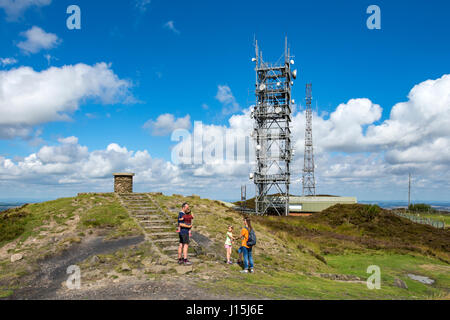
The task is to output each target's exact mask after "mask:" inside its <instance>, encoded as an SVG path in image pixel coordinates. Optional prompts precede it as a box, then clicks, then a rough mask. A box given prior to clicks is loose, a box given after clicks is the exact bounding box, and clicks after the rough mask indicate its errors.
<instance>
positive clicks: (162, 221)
mask: <svg viewBox="0 0 450 320" xmlns="http://www.w3.org/2000/svg"><path fill="white" fill-rule="evenodd" d="M133 217H135V218H136V219H143V220H144V221H146V220H148V219H152V220H151V221H149V222H155V223H156V222H158V223H167V222H168V221H167V220H161V219H155V218H160V216H158V215H156V214H137V215H133Z"/></svg>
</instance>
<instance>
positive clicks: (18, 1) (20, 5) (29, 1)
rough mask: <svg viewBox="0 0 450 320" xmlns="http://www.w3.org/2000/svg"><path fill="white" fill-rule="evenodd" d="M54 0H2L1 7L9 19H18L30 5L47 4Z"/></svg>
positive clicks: (40, 5) (0, 0) (39, 5)
mask: <svg viewBox="0 0 450 320" xmlns="http://www.w3.org/2000/svg"><path fill="white" fill-rule="evenodd" d="M51 2H52V0H0V8H2V9H3V10H5V13H6V15H7V19H8V20H16V19H17V18H19V17H20V16H21V15H22V14H23V13H24V12H25V11H26V10H27V9H28V8H30V7H42V6H47V5H49V4H50V3H51Z"/></svg>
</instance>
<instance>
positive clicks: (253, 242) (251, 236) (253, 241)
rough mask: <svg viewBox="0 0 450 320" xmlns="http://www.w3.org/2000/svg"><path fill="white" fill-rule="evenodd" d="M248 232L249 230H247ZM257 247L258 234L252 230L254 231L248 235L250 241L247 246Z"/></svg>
mask: <svg viewBox="0 0 450 320" xmlns="http://www.w3.org/2000/svg"><path fill="white" fill-rule="evenodd" d="M245 229H247V230H248V228H245ZM255 245H256V233H255V230H253V229H252V231H250V232H249V233H248V240H247V246H249V247H253V246H255Z"/></svg>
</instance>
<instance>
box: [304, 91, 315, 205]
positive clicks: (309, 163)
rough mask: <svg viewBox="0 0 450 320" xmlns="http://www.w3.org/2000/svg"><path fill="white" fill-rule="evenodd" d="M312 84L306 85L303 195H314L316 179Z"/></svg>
mask: <svg viewBox="0 0 450 320" xmlns="http://www.w3.org/2000/svg"><path fill="white" fill-rule="evenodd" d="M311 102H312V84H310V83H308V84H307V85H306V112H305V114H306V130H305V159H304V167H303V195H304V196H315V195H316V180H315V177H314V147H313V134H312V108H311Z"/></svg>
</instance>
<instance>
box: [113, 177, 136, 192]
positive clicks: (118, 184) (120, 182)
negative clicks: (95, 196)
mask: <svg viewBox="0 0 450 320" xmlns="http://www.w3.org/2000/svg"><path fill="white" fill-rule="evenodd" d="M113 176H114V192H115V193H133V177H134V173H113Z"/></svg>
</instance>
